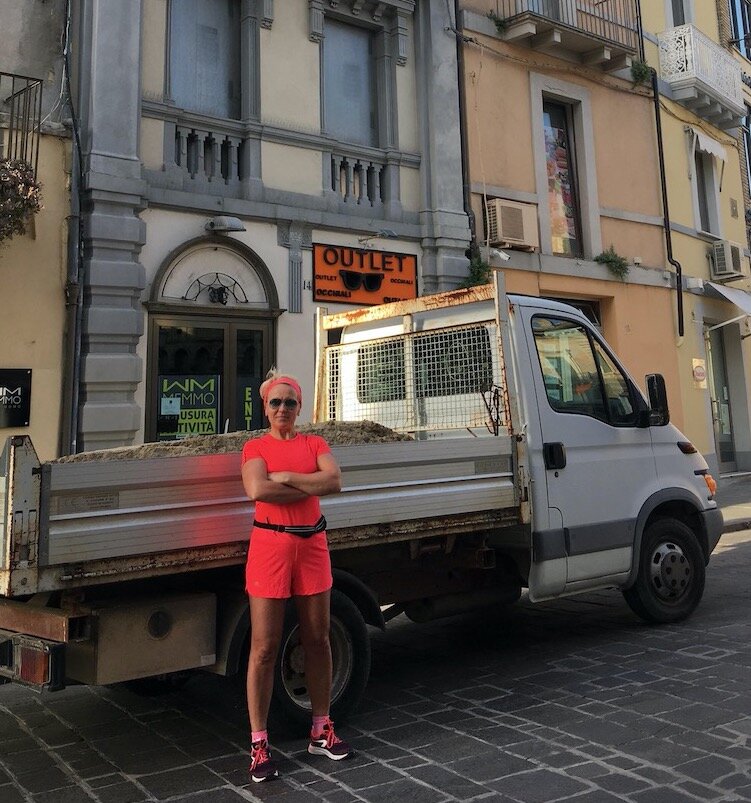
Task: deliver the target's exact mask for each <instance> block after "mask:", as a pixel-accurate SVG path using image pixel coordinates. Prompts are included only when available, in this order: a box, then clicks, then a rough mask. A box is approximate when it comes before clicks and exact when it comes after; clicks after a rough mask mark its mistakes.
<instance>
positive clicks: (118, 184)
mask: <svg viewBox="0 0 751 803" xmlns="http://www.w3.org/2000/svg"><path fill="white" fill-rule="evenodd" d="M79 14H80V18H79V37H78V41H77V43H76V45H77V46H76V56H77V68H78V70H77V72H78V76H79V80H78V90H79V91H78V108H79V117H80V126H81V133H82V147H83V158H84V187H83V198H82V201H83V210H84V211H83V217H84V268H85V278H84V316H83V333H82V349H81V350H82V353H81V360H82V366H81V395H80V400H81V406H80V412H79V437H78V448H79V450H80V451H88V450H91V449H100V448H107V447H111V446H126V445H129V444H132V443H133V440H134V436H135V434H136V432H137V431H138V429H139V428H140V426H141V420H142V411H141V409H140V407H139V406H138V404H137V403H136V401H135V390H136V387H137V386H138V383H139V382H141V381H142V380H143V366H142V364H141V360H140V358H139V357H138V356H137V355H136V346H137V344H138V341H139V338H140V337H141V336H142V334H143V320H144V313H143V307H142V305H141V291H142V290H143V288H144V286H145V272H144V269H143V266H142V265H141V264H140V262H139V261H138V257H139V253H140V250H141V246H142V245H143V243H144V241H145V224H144V223H143V222H142V221H141V220H140V219H139V213H140V211H141V209H142V208H143V196H144V189H145V185H144V182H143V181H142V179H141V162H140V160H139V155H138V147H139V124H140V115H141V80H140V74H141V64H140V51H141V0H130V2H127V3H123V2H120V0H81V2H80V4H79Z"/></svg>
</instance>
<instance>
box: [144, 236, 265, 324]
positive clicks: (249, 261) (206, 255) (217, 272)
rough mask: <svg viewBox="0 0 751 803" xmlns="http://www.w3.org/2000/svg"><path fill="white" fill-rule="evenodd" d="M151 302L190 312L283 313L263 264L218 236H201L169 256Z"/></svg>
mask: <svg viewBox="0 0 751 803" xmlns="http://www.w3.org/2000/svg"><path fill="white" fill-rule="evenodd" d="M149 303H150V304H152V305H153V304H158V305H160V306H162V305H169V306H171V307H174V308H175V309H178V308H179V309H180V310H184V311H186V312H188V311H197V310H201V309H203V310H205V309H207V308H209V309H210V308H214V309H217V310H221V309H226V310H230V309H237V310H240V309H246V310H248V311H256V312H261V311H265V312H275V313H278V312H280V310H279V295H278V293H277V289H276V284H275V282H274V279H273V277H272V275H271V272H270V271H269V269H268V268H267V267H266V264H265V263H264V261H263V260H262V259H261V258H260V257H259V256H258V254H256V253H255V251H253V249H251V248H249V247H248V246H247V245H245V244H244V243H241V242H238V241H237V240H233V239H230V238H228V237H222V236H219V235H208V236H202V237H196V238H195V239H193V240H189V241H188V242H186V243H183V244H182V245H180V246H179V247H178V248H176V249H174V250H173V251H172V252H171V253H170V254H168V256H167V257H166V259H165V260H164V261H163V262H162V265H161V266H160V268H159V270H158V271H157V273H156V276H155V277H154V281H153V282H152V285H151V293H150V297H149Z"/></svg>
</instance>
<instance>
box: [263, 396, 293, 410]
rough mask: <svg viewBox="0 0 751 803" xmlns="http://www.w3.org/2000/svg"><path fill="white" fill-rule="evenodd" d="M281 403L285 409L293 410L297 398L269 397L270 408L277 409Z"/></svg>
mask: <svg viewBox="0 0 751 803" xmlns="http://www.w3.org/2000/svg"><path fill="white" fill-rule="evenodd" d="M282 405H284V409H285V410H294V409H295V407H297V399H284V400H282V399H269V407H271V409H272V410H278V409H279V408H280V407H281V406H282Z"/></svg>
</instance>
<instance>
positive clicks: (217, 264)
mask: <svg viewBox="0 0 751 803" xmlns="http://www.w3.org/2000/svg"><path fill="white" fill-rule="evenodd" d="M148 311H149V347H148V367H147V382H146V398H147V414H146V440H148V441H157V440H176V439H179V438H184V437H188V436H190V435H215V434H218V433H222V432H234V431H238V430H247V429H258V428H260V427H262V426H263V410H262V408H261V405H260V399H259V397H258V388H259V386H260V384H261V382H262V381H263V378H264V377H265V375H266V373H267V371H268V370H269V368H270V367H271V366H272V365H273V364H274V359H275V354H276V319H277V318H278V317H279V315H280V314H281V312H282V311H281V310H280V309H279V302H278V297H277V292H276V287H275V285H274V281H273V279H272V277H271V274H270V273H269V271H268V269H267V268H266V266H265V265H264V264H263V262H262V261H261V259H260V258H259V257H258V256H257V255H256V254H255V253H254V252H253V251H252V250H251V249H249V248H247V246H244V245H242V244H241V243H238V242H237V241H235V240H230V239H227V238H223V237H219V236H216V237H202V238H200V239H198V240H193V241H191V242H189V243H187V244H185V245H184V246H182V247H181V248H180V249H178V250H177V251H175V252H173V253H172V254H170V255H169V257H168V258H167V259H166V260H165V262H164V264H163V265H162V267H161V269H160V270H159V272H158V274H157V276H156V278H155V280H154V283H153V285H152V293H151V300H150V301H149V304H148Z"/></svg>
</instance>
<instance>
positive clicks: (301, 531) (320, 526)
mask: <svg viewBox="0 0 751 803" xmlns="http://www.w3.org/2000/svg"><path fill="white" fill-rule="evenodd" d="M253 526H254V527H260V528H261V529H262V530H274V532H277V533H289V534H290V535H297V536H299V537H300V538H310V536H311V535H315V534H316V533H322V532H323V531H324V530H325V529H326V518H325V517H324V516H321V518H320V519H318V521H317V522H316V523H315V524H313V525H295V524H270V523H269V522H267V521H258V519H254V520H253Z"/></svg>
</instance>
